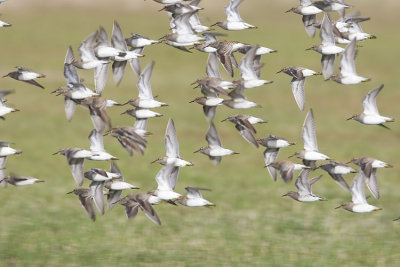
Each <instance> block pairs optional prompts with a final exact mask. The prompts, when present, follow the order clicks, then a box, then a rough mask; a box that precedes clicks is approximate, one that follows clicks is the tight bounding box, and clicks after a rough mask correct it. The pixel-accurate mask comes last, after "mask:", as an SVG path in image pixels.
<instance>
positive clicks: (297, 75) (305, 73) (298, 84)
mask: <svg viewBox="0 0 400 267" xmlns="http://www.w3.org/2000/svg"><path fill="white" fill-rule="evenodd" d="M280 72H284V73H286V74H287V75H290V76H292V77H293V79H292V80H291V81H290V85H291V86H292V93H293V96H294V100H296V103H297V106H298V107H299V109H300V110H301V111H303V110H304V107H305V105H306V93H305V89H304V85H305V83H306V77H309V76H313V75H321V73H320V72H316V71H313V70H310V69H306V68H303V67H284V68H283V69H281V70H280V71H278V72H277V73H280Z"/></svg>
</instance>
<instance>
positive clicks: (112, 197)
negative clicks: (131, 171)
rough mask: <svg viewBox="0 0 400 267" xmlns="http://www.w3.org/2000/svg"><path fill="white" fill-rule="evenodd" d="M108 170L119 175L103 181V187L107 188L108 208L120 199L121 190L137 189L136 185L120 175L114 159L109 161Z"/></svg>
mask: <svg viewBox="0 0 400 267" xmlns="http://www.w3.org/2000/svg"><path fill="white" fill-rule="evenodd" d="M110 172H111V173H114V174H116V175H119V177H118V178H114V179H112V180H107V181H104V182H103V183H104V184H103V185H104V187H105V188H107V189H108V193H107V206H108V209H112V208H113V207H114V206H115V204H116V202H117V201H118V200H120V198H121V195H122V190H130V189H139V187H137V186H134V185H131V184H129V183H126V182H124V176H123V175H122V173H121V170H120V169H119V167H118V166H117V164H116V163H115V162H114V161H111V166H110Z"/></svg>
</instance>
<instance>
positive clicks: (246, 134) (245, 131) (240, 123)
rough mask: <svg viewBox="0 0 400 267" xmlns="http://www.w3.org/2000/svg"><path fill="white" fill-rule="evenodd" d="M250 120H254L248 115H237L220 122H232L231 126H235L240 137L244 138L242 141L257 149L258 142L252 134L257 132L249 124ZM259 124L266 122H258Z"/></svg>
mask: <svg viewBox="0 0 400 267" xmlns="http://www.w3.org/2000/svg"><path fill="white" fill-rule="evenodd" d="M250 118H254V117H251V116H249V115H242V114H238V115H234V116H229V117H228V118H226V119H224V120H222V121H221V122H224V121H227V120H228V121H230V122H232V123H233V124H235V128H236V130H238V131H239V133H240V135H241V136H242V137H243V138H244V140H246V141H247V142H249V143H250V144H252V145H253V146H255V147H258V142H257V140H256V138H255V137H254V134H256V133H257V131H256V129H255V128H254V127H253V125H252V123H250V121H249V119H250ZM260 122H266V121H264V120H260Z"/></svg>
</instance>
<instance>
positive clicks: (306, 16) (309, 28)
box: [285, 0, 323, 37]
mask: <svg viewBox="0 0 400 267" xmlns="http://www.w3.org/2000/svg"><path fill="white" fill-rule="evenodd" d="M288 12H293V13H296V14H299V15H302V21H303V24H304V27H305V30H306V32H307V34H308V36H310V37H314V35H315V32H316V27H315V23H316V22H317V16H316V15H317V14H319V13H322V12H323V10H321V9H319V8H318V7H316V6H314V5H313V1H312V0H300V6H297V7H293V8H291V9H289V10H288V11H286V12H285V13H288Z"/></svg>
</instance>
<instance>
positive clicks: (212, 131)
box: [206, 122, 222, 146]
mask: <svg viewBox="0 0 400 267" xmlns="http://www.w3.org/2000/svg"><path fill="white" fill-rule="evenodd" d="M206 140H207V143H208V145H209V146H222V144H221V140H220V139H219V136H218V132H217V129H216V128H215V126H214V123H212V122H211V123H210V127H209V128H208V131H207V135H206Z"/></svg>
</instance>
